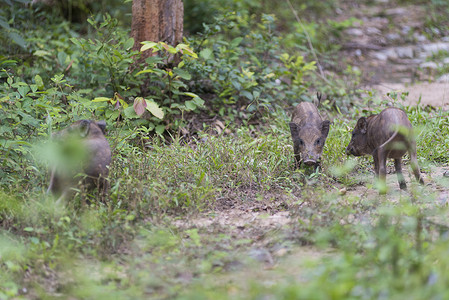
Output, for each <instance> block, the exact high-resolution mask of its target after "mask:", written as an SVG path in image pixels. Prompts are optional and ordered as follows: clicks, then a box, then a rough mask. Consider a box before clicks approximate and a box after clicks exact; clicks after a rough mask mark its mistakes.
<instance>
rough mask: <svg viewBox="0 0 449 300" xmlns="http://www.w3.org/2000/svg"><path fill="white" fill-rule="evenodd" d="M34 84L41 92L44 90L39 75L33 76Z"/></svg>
mask: <svg viewBox="0 0 449 300" xmlns="http://www.w3.org/2000/svg"><path fill="white" fill-rule="evenodd" d="M34 82H35V83H36V85H37V87H38V89H40V90H43V89H44V88H45V86H44V81H43V80H42V77H41V76H40V75H39V74H37V75H36V76H34Z"/></svg>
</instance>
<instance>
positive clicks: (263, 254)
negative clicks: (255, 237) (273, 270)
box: [248, 248, 274, 265]
mask: <svg viewBox="0 0 449 300" xmlns="http://www.w3.org/2000/svg"><path fill="white" fill-rule="evenodd" d="M248 255H249V257H251V258H252V259H254V260H256V261H258V262H262V263H265V264H268V265H273V263H274V261H273V257H272V256H271V254H270V252H269V251H268V250H267V249H264V248H253V249H251V250H249V253H248Z"/></svg>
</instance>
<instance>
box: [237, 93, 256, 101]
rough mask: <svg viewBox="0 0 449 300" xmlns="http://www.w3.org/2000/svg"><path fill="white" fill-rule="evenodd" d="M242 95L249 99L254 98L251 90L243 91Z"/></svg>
mask: <svg viewBox="0 0 449 300" xmlns="http://www.w3.org/2000/svg"><path fill="white" fill-rule="evenodd" d="M240 95H242V96H243V97H246V98H248V99H249V100H253V99H254V97H253V95H252V94H251V93H250V92H248V91H241V92H240Z"/></svg>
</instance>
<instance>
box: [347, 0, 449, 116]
mask: <svg viewBox="0 0 449 300" xmlns="http://www.w3.org/2000/svg"><path fill="white" fill-rule="evenodd" d="M347 9H348V10H347V11H345V13H344V14H342V15H341V16H340V17H339V18H340V19H342V20H344V19H345V18H349V17H356V18H357V19H359V20H360V22H356V23H355V24H354V26H353V27H352V28H349V29H347V30H346V34H347V36H349V41H348V42H347V43H346V44H345V46H344V52H345V54H346V55H348V57H350V60H351V62H352V63H353V64H355V65H356V66H357V67H358V68H359V69H360V70H361V72H362V77H363V81H364V82H366V83H367V87H368V88H373V89H375V90H377V91H378V92H379V94H380V95H382V96H383V97H384V98H388V95H387V93H391V92H402V93H403V92H408V93H409V95H408V97H406V102H408V103H410V104H412V105H415V104H417V103H418V102H420V103H421V105H423V106H426V105H431V106H436V107H444V108H445V109H447V108H448V105H449V74H441V72H442V70H443V68H444V66H445V65H449V36H446V37H441V38H439V39H437V40H432V41H431V40H429V39H428V35H427V34H426V32H428V31H429V30H431V29H430V28H426V24H425V21H426V17H427V15H428V13H429V12H428V11H426V10H425V9H424V7H423V6H419V5H403V6H399V7H394V5H392V3H391V1H388V0H387V1H376V5H375V6H367V5H365V4H352V6H350V7H348V8H347Z"/></svg>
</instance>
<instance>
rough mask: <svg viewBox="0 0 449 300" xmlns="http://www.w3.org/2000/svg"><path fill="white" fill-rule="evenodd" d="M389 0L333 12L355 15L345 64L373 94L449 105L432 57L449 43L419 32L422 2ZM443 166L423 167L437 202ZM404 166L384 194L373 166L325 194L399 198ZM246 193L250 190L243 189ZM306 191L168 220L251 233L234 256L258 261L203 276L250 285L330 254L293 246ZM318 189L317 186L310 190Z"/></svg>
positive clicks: (445, 83) (300, 270) (234, 201)
mask: <svg viewBox="0 0 449 300" xmlns="http://www.w3.org/2000/svg"><path fill="white" fill-rule="evenodd" d="M388 4H389V3H388V1H384V2H381V3H380V2H379V3H377V4H376V5H375V6H371V5H370V6H366V5H364V4H357V3H356V2H353V3H352V4H351V5H348V7H346V9H344V13H343V12H342V13H341V14H340V15H339V16H338V17H337V20H344V19H347V18H349V17H356V18H357V19H359V20H361V22H357V23H356V24H355V26H354V27H352V28H349V29H347V30H346V34H347V35H348V36H349V37H350V38H349V41H348V42H347V43H346V44H345V46H344V47H343V49H342V51H341V53H342V55H344V56H346V57H349V58H350V61H351V64H352V65H354V66H356V67H357V68H359V70H360V71H361V72H362V79H363V80H362V82H363V84H364V85H365V88H366V89H368V90H375V91H377V93H378V96H379V97H382V98H384V99H391V98H390V97H389V96H388V93H392V92H395V93H408V94H404V96H405V97H404V104H410V105H415V104H418V103H420V105H422V106H423V107H425V106H427V105H429V106H433V107H443V108H444V109H447V108H449V74H447V75H444V74H443V75H439V72H438V68H439V67H441V66H442V64H443V61H442V60H441V59H438V57H437V54H438V53H439V51H449V37H447V38H443V39H440V40H432V41H430V40H428V38H427V37H426V36H425V35H424V34H423V30H424V28H425V24H424V20H425V18H424V15H425V14H426V11H425V10H424V7H423V6H419V5H404V6H400V7H395V8H391V7H390V6H389V5H388ZM406 169H408V168H406ZM445 171H446V168H443V167H435V166H434V167H426V168H425V170H423V177H424V180H425V182H426V189H427V195H429V197H430V198H433V199H435V200H437V203H438V205H445V204H446V203H448V201H449V191H448V189H447V182H446V181H445V177H444V175H443V174H444V172H445ZM405 172H406V181H407V184H408V185H409V186H410V185H412V189H411V190H410V189H409V190H408V191H400V190H399V187H398V183H397V179H396V175H395V174H394V170H393V168H392V166H390V167H389V169H388V175H387V186H388V189H389V193H388V195H387V196H385V197H381V196H379V194H378V192H377V190H376V189H375V188H374V187H373V184H374V173H372V174H370V177H366V178H363V179H361V181H362V183H361V184H359V185H355V186H352V187H351V188H349V189H346V188H344V187H343V185H341V186H339V185H338V184H335V185H333V186H330V187H329V188H328V189H327V193H328V194H329V195H328V196H327V197H330V198H332V197H336V198H338V199H340V201H353V200H348V199H357V200H356V201H359V202H367V203H372V202H378V203H382V202H388V203H397V202H399V201H401V199H403V198H404V196H405V197H407V196H410V197H412V198H413V193H414V189H415V187H414V186H415V185H416V181H415V178H414V177H413V175H412V174H410V172H407V171H405ZM247 193H248V194H251V193H255V191H252V190H251V189H249V190H248V191H247ZM304 193H306V194H309V197H308V200H304V199H300V198H297V197H296V196H295V195H292V194H288V193H287V194H285V193H282V192H280V191H274V192H273V193H272V194H269V195H264V197H262V199H260V201H247V200H245V199H241V198H226V199H218V200H217V203H216V204H215V208H214V209H213V210H211V211H206V212H204V213H201V214H199V215H197V216H192V217H191V218H189V219H188V220H178V221H176V222H175V223H174V225H175V226H177V227H179V228H196V229H198V230H200V231H204V230H207V229H209V230H210V228H214V230H215V232H221V233H226V234H227V235H229V236H231V237H232V238H233V239H240V240H248V241H250V242H248V244H246V247H245V248H244V249H246V250H245V251H243V252H240V254H239V260H243V261H244V260H245V259H243V257H247V258H250V259H252V260H253V261H256V262H257V264H255V265H252V266H251V267H249V266H248V265H245V267H244V268H243V267H234V268H228V269H227V272H225V273H222V274H221V275H217V276H211V277H208V279H207V280H206V279H205V278H202V279H201V280H206V282H208V283H207V285H208V286H209V287H210V288H211V289H214V287H221V288H224V287H225V290H226V291H227V292H228V293H230V294H232V291H235V292H236V293H237V292H241V291H242V290H245V291H248V290H249V289H250V288H251V287H250V286H251V283H252V282H258V284H259V285H262V286H271V285H273V284H274V283H275V282H279V281H283V280H284V281H285V280H288V278H295V279H299V280H301V278H302V277H304V274H306V273H307V272H308V271H307V270H308V269H307V266H309V267H310V265H311V264H312V265H314V266H316V265H317V264H319V262H320V260H321V259H322V258H323V257H326V256H332V255H334V254H333V251H332V248H319V247H315V246H309V245H304V246H298V245H297V243H296V244H294V243H292V241H291V235H292V232H293V231H294V228H295V226H296V225H297V224H298V223H301V224H302V223H307V222H308V220H307V218H304V216H302V215H301V214H299V215H298V211H299V210H306V209H307V208H308V206H313V204H312V203H311V202H313V200H314V196H313V185H311V186H310V187H308V188H306V189H305V191H304ZM322 196H323V195H322V194H319V193H318V194H317V196H316V197H322ZM250 198H254V197H250ZM367 217H368V218H370V217H369V212H367V213H366V214H359V215H358V216H355V217H354V220H353V222H355V223H357V222H362V223H363V222H366V218H367ZM295 242H298V241H297V240H296V241H295ZM311 262H312V263H311ZM237 265H239V264H236V266H237ZM242 266H243V265H242ZM190 278H192V277H190ZM268 299H271V298H268ZM273 299H274V298H273Z"/></svg>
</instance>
